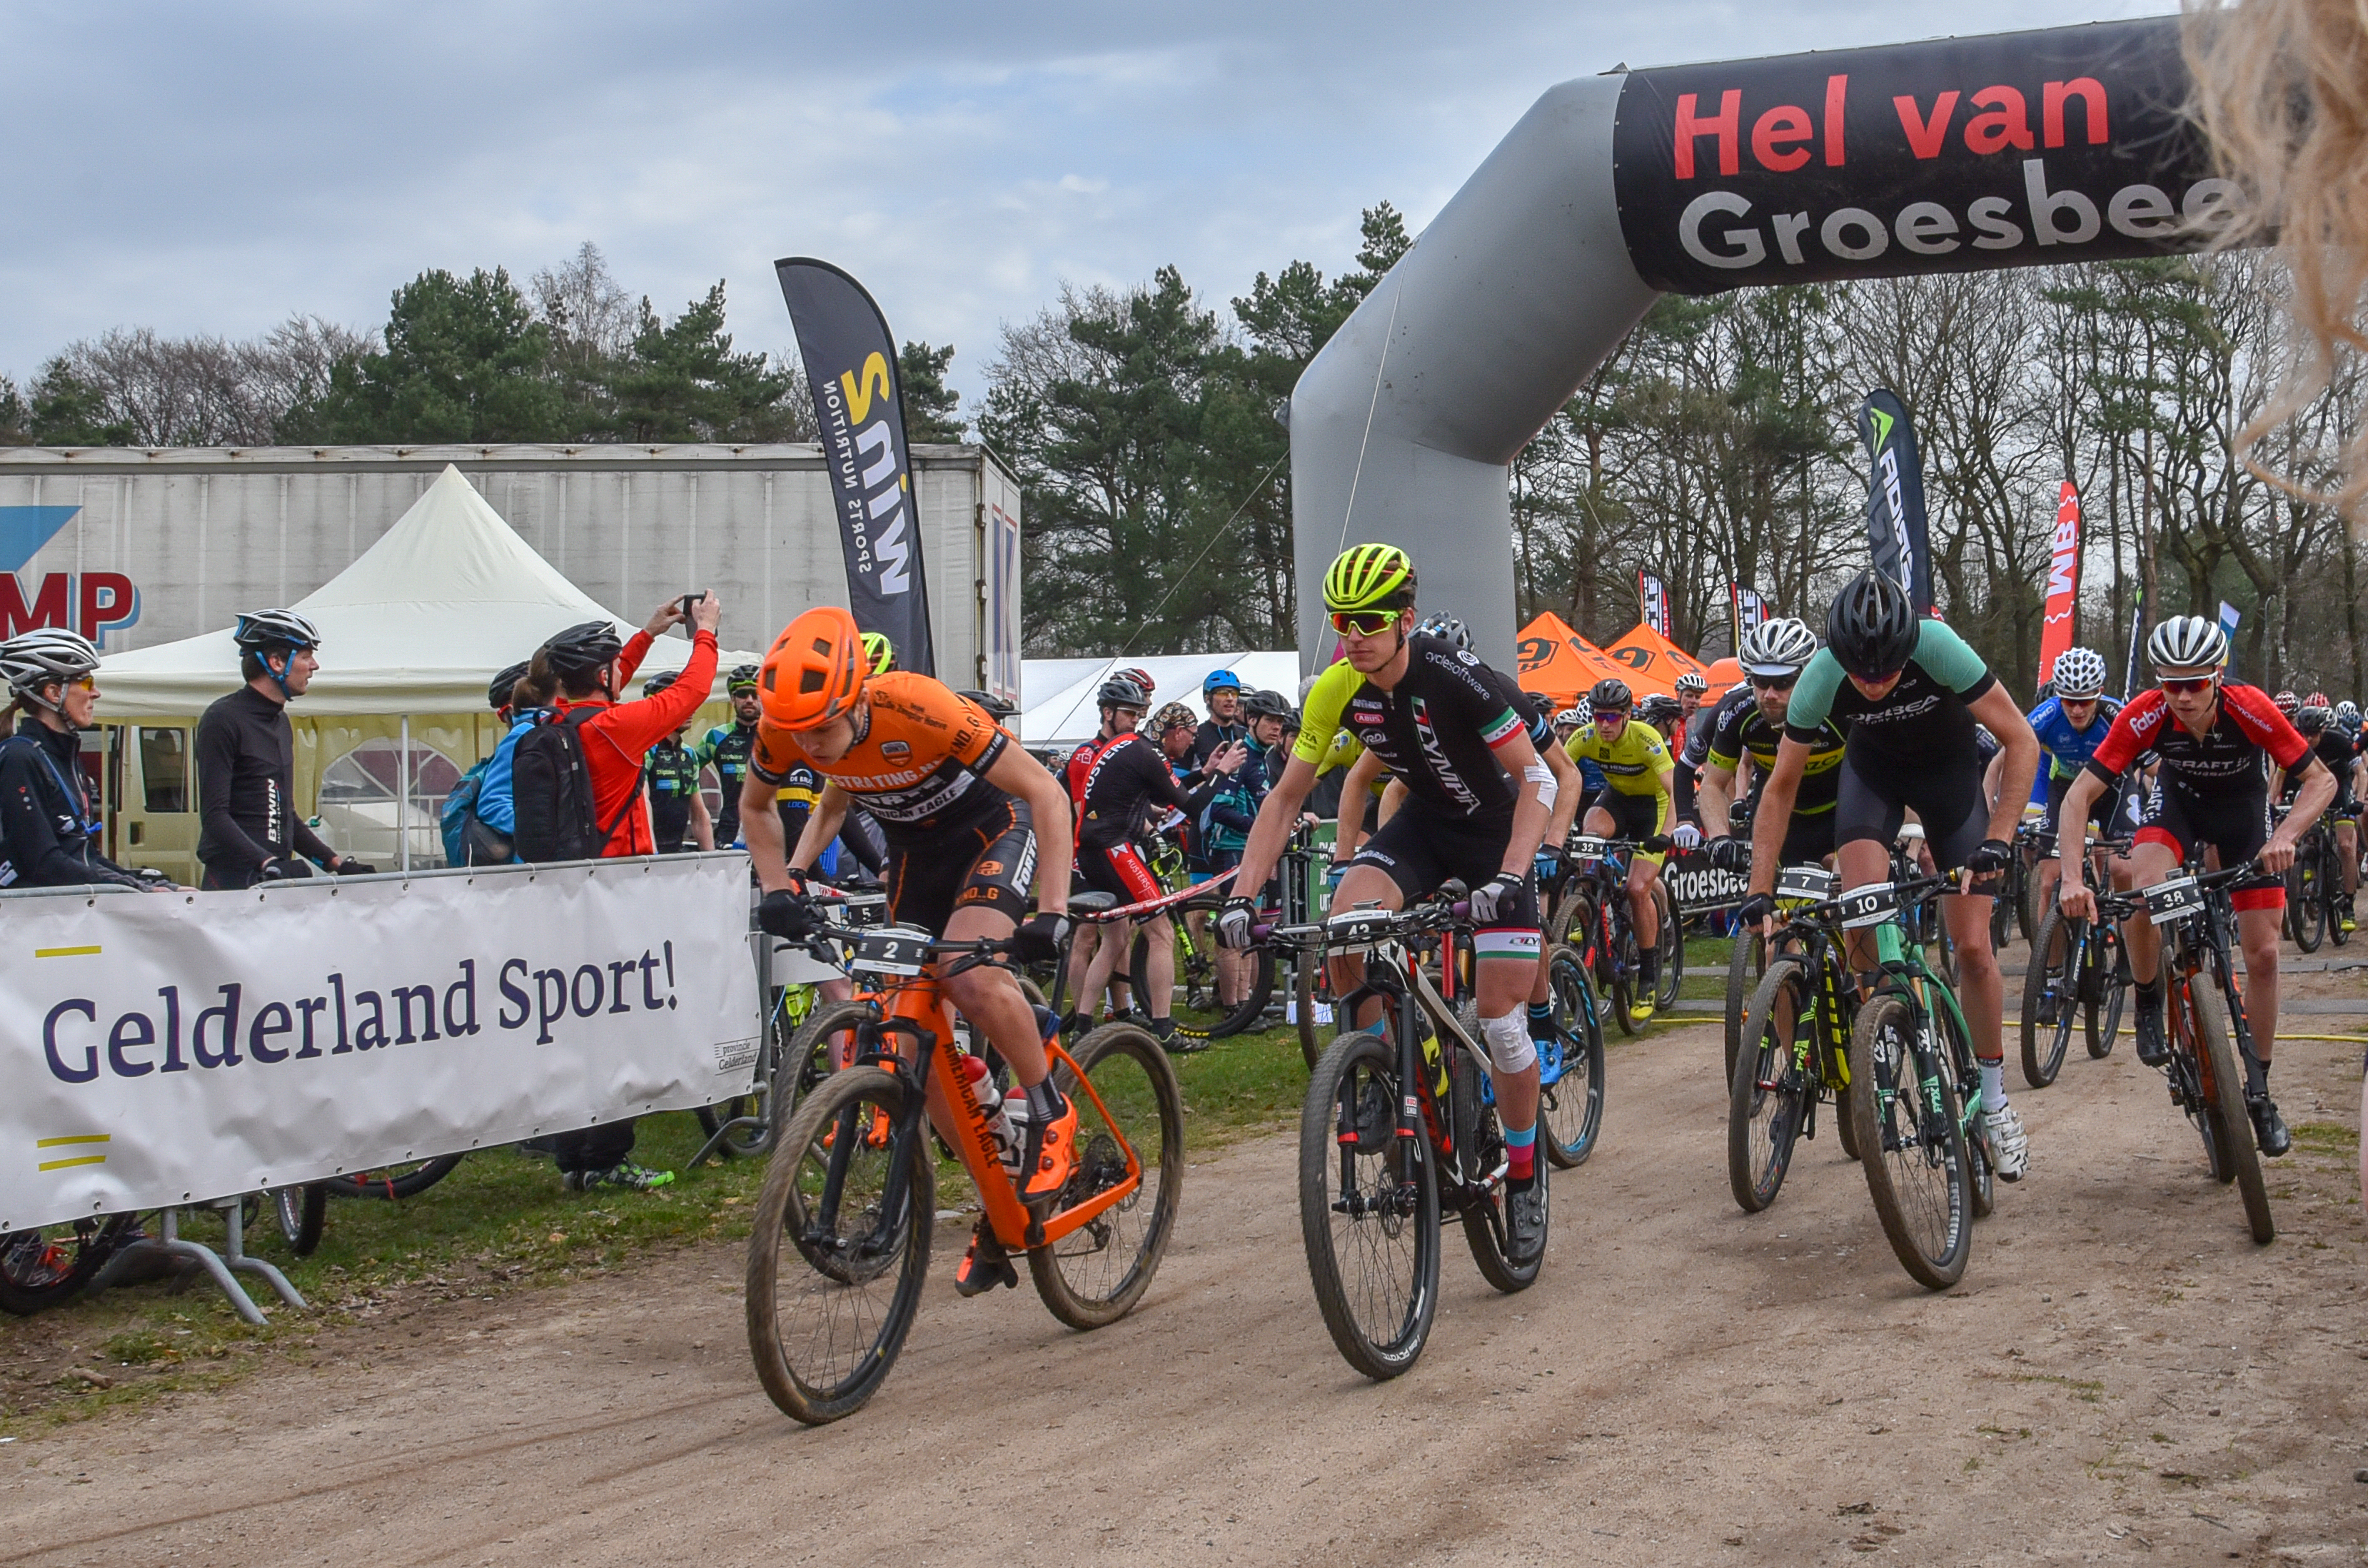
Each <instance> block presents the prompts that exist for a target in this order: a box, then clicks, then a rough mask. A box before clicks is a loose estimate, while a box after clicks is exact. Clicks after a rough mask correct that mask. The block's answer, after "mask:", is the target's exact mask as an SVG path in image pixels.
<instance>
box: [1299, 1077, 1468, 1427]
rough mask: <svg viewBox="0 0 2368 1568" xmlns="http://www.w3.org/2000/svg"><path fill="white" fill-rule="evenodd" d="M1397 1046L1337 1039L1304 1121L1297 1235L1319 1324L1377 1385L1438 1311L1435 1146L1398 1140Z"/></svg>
mask: <svg viewBox="0 0 2368 1568" xmlns="http://www.w3.org/2000/svg"><path fill="white" fill-rule="evenodd" d="M1398 1093H1399V1085H1398V1064H1397V1053H1396V1051H1395V1047H1394V1046H1393V1045H1392V1044H1391V1043H1390V1042H1388V1041H1386V1040H1382V1039H1380V1038H1378V1037H1376V1036H1374V1035H1372V1034H1370V1033H1366V1032H1362V1031H1360V1032H1357V1033H1353V1034H1346V1035H1343V1036H1341V1037H1340V1038H1339V1039H1338V1040H1336V1041H1334V1042H1333V1045H1332V1047H1331V1049H1330V1050H1328V1051H1326V1052H1325V1053H1324V1056H1323V1059H1322V1060H1321V1061H1319V1062H1316V1064H1315V1074H1314V1075H1313V1076H1312V1077H1310V1078H1309V1080H1308V1084H1307V1099H1306V1103H1305V1104H1304V1107H1303V1108H1301V1111H1300V1117H1299V1230H1300V1236H1301V1239H1302V1241H1303V1242H1304V1244H1305V1246H1306V1249H1307V1273H1308V1278H1309V1282H1310V1283H1311V1284H1312V1285H1314V1287H1315V1304H1316V1306H1317V1307H1318V1308H1319V1309H1320V1310H1321V1311H1322V1312H1323V1313H1324V1327H1325V1329H1326V1331H1327V1332H1328V1333H1329V1334H1330V1335H1332V1343H1333V1344H1334V1345H1335V1346H1338V1348H1339V1351H1340V1354H1341V1356H1342V1357H1343V1358H1346V1360H1347V1361H1348V1363H1349V1365H1350V1366H1351V1367H1354V1368H1356V1369H1357V1370H1359V1371H1360V1372H1362V1373H1364V1374H1365V1376H1367V1377H1369V1378H1372V1379H1373V1380H1375V1381H1382V1380H1384V1379H1388V1378H1395V1377H1396V1376H1397V1375H1398V1374H1399V1373H1401V1372H1403V1371H1405V1370H1406V1369H1407V1368H1409V1367H1411V1366H1413V1365H1414V1364H1415V1362H1416V1361H1417V1359H1418V1358H1420V1357H1421V1355H1422V1347H1423V1345H1424V1342H1425V1341H1427V1340H1428V1339H1429V1337H1430V1325H1431V1321H1432V1319H1433V1318H1434V1317H1435V1316H1436V1315H1437V1313H1438V1312H1439V1241H1440V1237H1439V1173H1438V1170H1437V1168H1436V1166H1434V1165H1433V1164H1432V1162H1431V1153H1430V1143H1429V1140H1428V1139H1425V1138H1420V1137H1416V1138H1401V1137H1399V1136H1398V1135H1397V1116H1398Z"/></svg>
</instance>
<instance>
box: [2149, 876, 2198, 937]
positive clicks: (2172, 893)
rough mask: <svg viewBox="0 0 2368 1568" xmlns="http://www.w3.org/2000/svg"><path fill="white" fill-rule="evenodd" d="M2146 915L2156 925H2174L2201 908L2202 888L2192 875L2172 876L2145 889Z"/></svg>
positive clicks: (2196, 912) (2188, 917) (2189, 917)
mask: <svg viewBox="0 0 2368 1568" xmlns="http://www.w3.org/2000/svg"><path fill="white" fill-rule="evenodd" d="M2202 912H2203V889H2202V888H2200V887H2198V886H2196V885H2195V879H2194V878H2193V877H2173V878H2171V879H2170V881H2167V882H2157V883H2155V885H2154V886H2152V887H2150V888H2147V889H2146V917H2147V918H2148V919H2150V920H2152V921H2153V922H2154V923H2155V924H2156V925H2157V926H2176V925H2178V924H2179V923H2180V921H2182V920H2189V919H2192V918H2193V917H2194V916H2195V915H2199V914H2201V913H2202Z"/></svg>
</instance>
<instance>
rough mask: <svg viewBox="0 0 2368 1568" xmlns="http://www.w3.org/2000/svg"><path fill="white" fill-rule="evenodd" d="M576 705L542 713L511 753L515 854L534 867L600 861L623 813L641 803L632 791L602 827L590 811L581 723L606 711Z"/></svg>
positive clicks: (589, 776)
mask: <svg viewBox="0 0 2368 1568" xmlns="http://www.w3.org/2000/svg"><path fill="white" fill-rule="evenodd" d="M606 711H607V710H606V709H602V708H576V709H572V710H569V711H568V712H567V713H565V714H564V715H554V714H543V715H541V716H540V717H539V718H537V719H536V721H535V725H534V728H533V729H531V730H529V731H528V732H527V733H524V734H522V735H520V736H519V737H518V746H517V749H516V750H514V751H512V752H511V754H510V796H511V805H512V808H513V809H514V810H515V812H517V829H518V831H517V835H516V841H515V848H516V851H517V855H518V858H519V859H520V860H524V861H527V862H529V863H530V864H534V865H551V864H552V863H554V862H557V861H561V860H598V858H600V857H601V855H602V854H603V853H604V852H605V851H606V850H607V848H608V846H609V839H610V838H611V837H613V836H614V835H615V834H616V831H617V828H618V826H619V824H621V823H623V822H624V820H625V812H630V811H632V809H633V808H634V807H635V806H636V805H638V804H640V802H641V798H642V797H641V791H640V790H633V791H632V792H631V793H629V794H627V795H626V797H625V804H624V809H623V810H622V811H620V812H618V813H617V816H616V820H615V821H613V822H611V823H609V825H608V827H607V828H606V829H605V830H603V829H602V828H601V826H600V824H599V823H598V820H597V819H596V818H595V816H594V814H593V805H592V769H591V767H590V765H589V763H588V762H587V761H586V758H585V756H584V735H583V726H584V722H585V721H586V720H587V719H591V718H594V717H597V716H598V715H599V714H601V713H603V712H606Z"/></svg>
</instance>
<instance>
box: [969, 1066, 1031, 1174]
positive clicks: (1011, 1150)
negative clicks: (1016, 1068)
mask: <svg viewBox="0 0 2368 1568" xmlns="http://www.w3.org/2000/svg"><path fill="white" fill-rule="evenodd" d="M962 1076H963V1077H965V1078H967V1079H969V1080H970V1092H971V1093H972V1094H973V1095H974V1096H977V1099H978V1107H979V1108H980V1109H981V1110H983V1111H985V1113H986V1119H987V1125H988V1126H989V1127H990V1128H992V1129H993V1130H994V1132H995V1143H996V1153H997V1155H998V1157H999V1158H1000V1159H1001V1160H1002V1162H1003V1168H1004V1170H1005V1171H1006V1172H1012V1171H1017V1170H1018V1169H1019V1139H1018V1137H1017V1136H1016V1135H1015V1133H1014V1131H1013V1128H1012V1125H1011V1109H1010V1105H1009V1102H1008V1101H1007V1100H1006V1098H1005V1096H1004V1094H1003V1091H1002V1090H1000V1089H998V1088H996V1086H995V1078H994V1075H993V1074H990V1073H988V1072H987V1070H986V1063H985V1062H982V1061H980V1060H979V1059H978V1058H977V1057H975V1056H971V1055H968V1054H965V1055H964V1056H963V1057H962ZM1010 1098H1011V1099H1013V1100H1018V1101H1019V1104H1020V1106H1021V1107H1022V1108H1025V1107H1026V1105H1027V1101H1026V1100H1025V1099H1023V1098H1021V1096H1018V1095H1014V1096H1010Z"/></svg>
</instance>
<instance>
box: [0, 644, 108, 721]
mask: <svg viewBox="0 0 2368 1568" xmlns="http://www.w3.org/2000/svg"><path fill="white" fill-rule="evenodd" d="M97 668H98V650H97V648H94V647H93V646H91V642H90V639H89V638H87V637H84V636H82V635H80V634H79V633H76V632H73V631H67V630H66V629H65V628H64V627H63V626H41V627H36V628H34V629H33V630H32V631H28V632H25V633H23V634H22V635H20V636H16V637H11V638H10V639H8V641H7V642H0V679H6V681H7V683H8V690H9V692H10V693H11V694H12V695H14V696H17V697H21V698H24V699H27V700H28V701H32V702H38V703H40V705H41V706H42V707H44V708H47V709H48V710H50V711H51V712H52V713H54V712H56V711H57V704H55V703H53V702H43V701H42V700H41V687H45V686H50V685H52V684H54V683H55V682H58V681H70V680H79V679H81V678H82V677H83V676H86V675H88V674H90V673H91V671H93V670H95V669H97Z"/></svg>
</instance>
